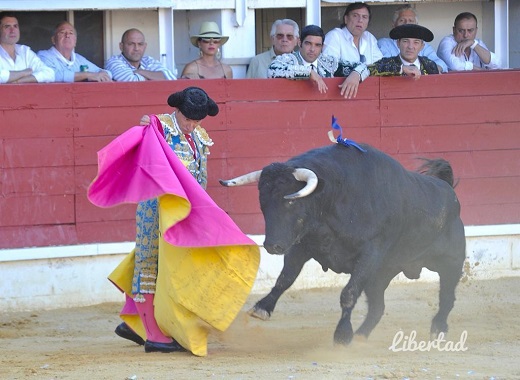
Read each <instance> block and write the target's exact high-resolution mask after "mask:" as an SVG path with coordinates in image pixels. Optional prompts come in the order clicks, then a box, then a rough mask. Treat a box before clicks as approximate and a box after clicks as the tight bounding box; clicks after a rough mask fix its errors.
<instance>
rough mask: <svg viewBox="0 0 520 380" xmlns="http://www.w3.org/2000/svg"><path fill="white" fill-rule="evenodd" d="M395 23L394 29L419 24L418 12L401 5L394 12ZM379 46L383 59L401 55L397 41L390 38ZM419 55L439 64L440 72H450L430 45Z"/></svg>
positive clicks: (379, 41)
mask: <svg viewBox="0 0 520 380" xmlns="http://www.w3.org/2000/svg"><path fill="white" fill-rule="evenodd" d="M393 23H394V28H395V27H396V26H399V25H405V24H418V23H419V20H418V16H417V11H416V10H415V9H414V8H413V7H412V6H411V5H410V4H405V5H401V6H400V7H398V8H397V9H396V10H395V12H394V20H393ZM377 45H378V46H379V49H380V50H381V53H383V57H387V58H388V57H395V56H396V55H399V47H398V46H397V41H396V40H393V39H391V38H388V37H385V38H380V39H379V40H378V41H377ZM419 55H420V56H423V57H426V58H428V59H431V60H432V61H434V62H435V63H436V64H437V68H438V69H439V72H443V73H447V72H448V66H446V63H445V62H444V61H443V60H442V59H440V58H439V57H438V56H437V53H436V52H435V49H433V47H432V46H431V45H430V44H429V43H427V42H425V43H424V48H423V49H422V50H421V51H420V52H419Z"/></svg>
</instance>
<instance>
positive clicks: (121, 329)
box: [115, 322, 144, 346]
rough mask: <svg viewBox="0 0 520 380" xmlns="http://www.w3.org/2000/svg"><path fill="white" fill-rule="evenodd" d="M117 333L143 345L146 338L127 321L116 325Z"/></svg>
mask: <svg viewBox="0 0 520 380" xmlns="http://www.w3.org/2000/svg"><path fill="white" fill-rule="evenodd" d="M115 333H116V334H117V335H119V336H120V337H121V338H125V339H128V340H131V341H132V342H135V343H137V344H139V345H141V346H142V345H143V344H144V339H143V338H141V337H140V336H139V335H137V334H136V333H135V332H134V330H132V329H131V328H130V327H128V325H127V324H126V323H125V322H123V323H121V324H120V325H119V326H117V327H116V330H115Z"/></svg>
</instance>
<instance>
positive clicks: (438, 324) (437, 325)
mask: <svg viewBox="0 0 520 380" xmlns="http://www.w3.org/2000/svg"><path fill="white" fill-rule="evenodd" d="M447 332H448V323H446V321H441V320H439V319H438V318H437V317H435V318H433V321H432V325H431V327H430V337H431V338H432V339H437V338H438V336H439V334H440V333H444V335H446V333H447Z"/></svg>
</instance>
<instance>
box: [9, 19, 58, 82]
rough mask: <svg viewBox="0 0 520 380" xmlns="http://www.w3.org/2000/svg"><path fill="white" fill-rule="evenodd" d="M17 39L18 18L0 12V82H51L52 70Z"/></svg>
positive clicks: (18, 29)
mask: <svg viewBox="0 0 520 380" xmlns="http://www.w3.org/2000/svg"><path fill="white" fill-rule="evenodd" d="M19 40H20V28H19V25H18V19H17V18H16V17H15V16H12V15H10V14H8V13H5V12H3V13H0V83H31V82H53V81H54V71H53V70H52V69H51V68H50V67H47V66H46V65H45V64H44V63H43V62H42V61H41V60H40V58H38V56H37V55H36V53H35V52H33V51H32V50H31V48H30V47H29V46H26V45H19V44H18V41H19Z"/></svg>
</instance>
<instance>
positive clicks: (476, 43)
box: [470, 39, 478, 50]
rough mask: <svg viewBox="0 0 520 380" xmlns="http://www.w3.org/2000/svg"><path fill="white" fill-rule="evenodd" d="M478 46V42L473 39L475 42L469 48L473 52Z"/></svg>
mask: <svg viewBox="0 0 520 380" xmlns="http://www.w3.org/2000/svg"><path fill="white" fill-rule="evenodd" d="M477 45H478V40H477V39H475V42H473V45H471V46H470V49H471V50H473V49H475V47H476V46H477Z"/></svg>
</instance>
